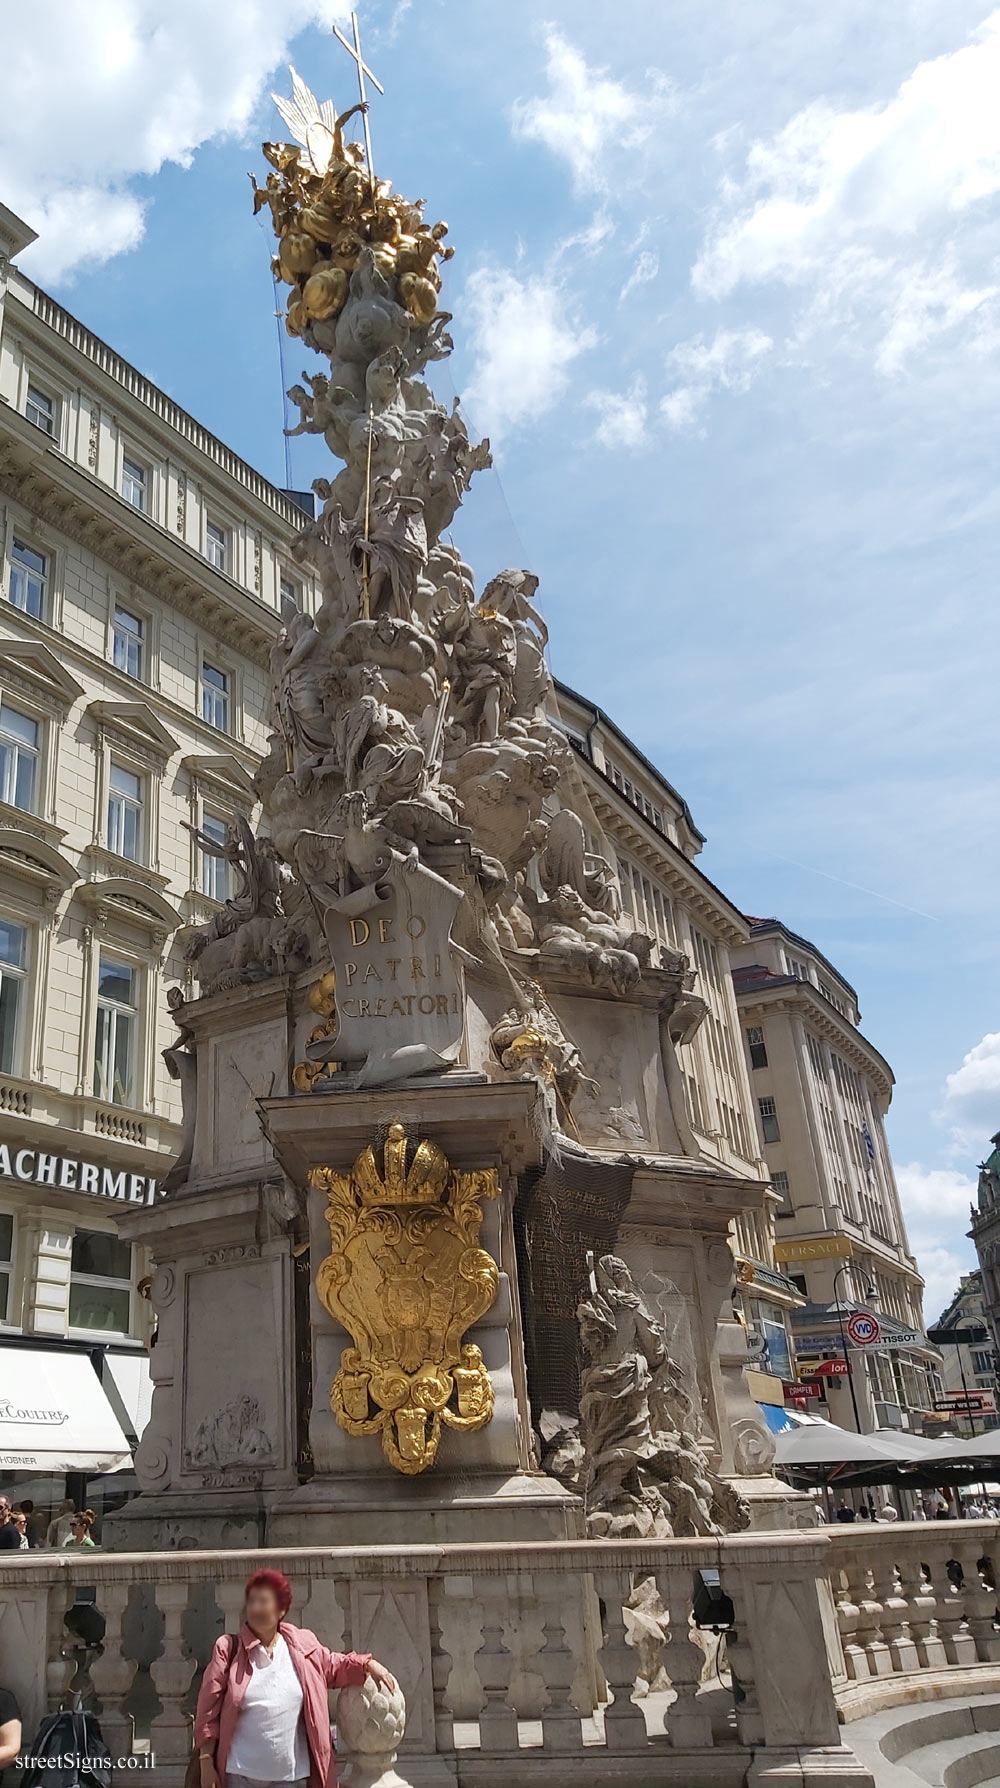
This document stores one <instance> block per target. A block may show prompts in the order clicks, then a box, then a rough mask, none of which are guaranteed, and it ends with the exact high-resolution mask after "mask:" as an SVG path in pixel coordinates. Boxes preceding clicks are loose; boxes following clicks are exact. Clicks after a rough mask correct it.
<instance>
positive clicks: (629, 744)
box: [553, 677, 707, 844]
mask: <svg viewBox="0 0 1000 1788" xmlns="http://www.w3.org/2000/svg"><path fill="white" fill-rule="evenodd" d="M553 682H554V683H555V686H556V689H557V690H558V692H559V694H560V695H565V696H568V697H569V699H570V701H573V702H579V704H580V706H581V708H586V709H587V710H588V711H589V712H590V713H591V714H592V715H593V717H594V719H595V721H597V720H599V721H600V722H601V725H602V726H606V727H607V729H608V731H609V732H612V733H614V735H615V738H616V739H620V740H621V742H622V744H623V745H624V746H625V749H626V751H630V752H631V753H632V756H633V757H634V758H637V759H638V761H639V763H640V764H642V766H643V769H645V770H648V771H649V774H650V775H651V776H652V778H653V780H654V781H655V782H658V783H659V784H660V785H661V787H662V788H665V789H666V791H667V793H668V794H669V795H670V796H671V798H672V799H673V800H674V801H676V802H677V805H678V807H679V808H680V810H681V812H682V813H683V815H684V819H685V821H686V823H687V825H688V826H690V828H691V831H692V832H693V834H694V836H695V838H697V839H698V841H699V843H700V844H705V843H706V842H707V841H706V838H705V834H704V832H700V831H699V830H698V827H697V826H696V825H695V823H694V820H693V818H692V816H691V809H690V807H689V806H688V804H687V802H686V801H685V799H684V796H683V795H682V794H680V793H679V791H678V790H677V789H675V788H674V785H673V783H672V782H668V781H667V778H666V777H665V776H664V774H663V771H662V770H658V769H657V767H656V765H655V764H654V763H652V762H651V761H650V759H649V758H648V757H647V756H646V754H645V752H644V751H640V750H639V747H638V745H636V744H635V743H634V741H633V740H632V739H630V738H629V736H628V734H627V733H623V732H622V729H621V727H620V726H618V725H617V724H616V722H615V721H613V720H612V718H611V716H610V714H606V713H605V711H604V709H603V708H599V707H598V706H597V703H596V702H592V701H591V699H590V697H589V695H581V694H580V692H579V690H577V689H571V688H570V686H569V684H568V683H562V682H560V680H559V678H558V677H554V678H553Z"/></svg>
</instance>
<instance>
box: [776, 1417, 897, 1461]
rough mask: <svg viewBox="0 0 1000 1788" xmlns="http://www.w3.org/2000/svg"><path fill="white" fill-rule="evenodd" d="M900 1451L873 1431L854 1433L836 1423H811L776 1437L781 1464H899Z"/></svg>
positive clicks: (788, 1430)
mask: <svg viewBox="0 0 1000 1788" xmlns="http://www.w3.org/2000/svg"><path fill="white" fill-rule="evenodd" d="M899 1462H900V1454H899V1452H898V1451H897V1450H896V1449H895V1448H889V1447H887V1446H885V1445H884V1444H883V1442H881V1441H880V1440H876V1439H875V1437H874V1435H871V1434H854V1433H852V1432H851V1430H850V1429H848V1428H838V1427H837V1426H836V1423H834V1422H815V1423H810V1425H809V1427H808V1428H794V1429H792V1428H786V1429H785V1431H784V1433H783V1434H778V1435H776V1436H775V1455H774V1463H775V1465H778V1466H793V1467H801V1466H808V1465H886V1464H889V1465H898V1464H899Z"/></svg>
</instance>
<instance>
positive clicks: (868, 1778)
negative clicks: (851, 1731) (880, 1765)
mask: <svg viewBox="0 0 1000 1788" xmlns="http://www.w3.org/2000/svg"><path fill="white" fill-rule="evenodd" d="M746 1788H875V1777H874V1776H873V1775H872V1773H871V1771H870V1770H869V1769H866V1767H865V1765H864V1764H863V1763H862V1762H861V1761H860V1759H859V1758H858V1757H856V1756H855V1755H854V1752H853V1751H852V1750H850V1749H849V1747H848V1746H847V1745H824V1746H822V1747H820V1748H818V1749H816V1750H798V1749H789V1750H787V1751H786V1750H766V1751H759V1752H758V1753H757V1755H756V1756H755V1758H754V1760H753V1762H752V1763H751V1765H750V1768H749V1769H748V1770H747V1775H746Z"/></svg>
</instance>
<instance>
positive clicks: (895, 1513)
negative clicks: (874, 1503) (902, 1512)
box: [875, 1497, 899, 1521]
mask: <svg viewBox="0 0 1000 1788" xmlns="http://www.w3.org/2000/svg"><path fill="white" fill-rule="evenodd" d="M875 1519H876V1521H898V1520H899V1510H898V1509H897V1507H896V1505H895V1503H894V1502H890V1501H889V1498H888V1497H886V1499H885V1501H884V1503H883V1504H882V1507H881V1508H880V1509H879V1512H878V1514H877V1515H876V1517H875Z"/></svg>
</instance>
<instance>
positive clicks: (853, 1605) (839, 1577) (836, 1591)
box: [831, 1557, 868, 1682]
mask: <svg viewBox="0 0 1000 1788" xmlns="http://www.w3.org/2000/svg"><path fill="white" fill-rule="evenodd" d="M831 1579H832V1587H833V1595H834V1601H835V1604H836V1612H837V1630H838V1632H839V1634H840V1648H841V1651H842V1652H843V1654H844V1672H845V1674H846V1675H847V1676H848V1677H850V1678H851V1679H852V1680H854V1681H859V1682H863V1681H864V1680H865V1678H866V1677H867V1675H868V1659H867V1657H866V1655H865V1648H864V1646H863V1645H859V1644H858V1641H857V1632H858V1621H859V1620H860V1618H861V1610H860V1608H859V1607H858V1604H857V1602H856V1601H855V1600H854V1591H853V1589H852V1586H851V1574H850V1572H849V1570H848V1569H847V1560H846V1559H844V1558H842V1557H841V1558H839V1559H838V1562H837V1564H836V1565H835V1566H834V1568H833V1570H832V1572H831Z"/></svg>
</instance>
